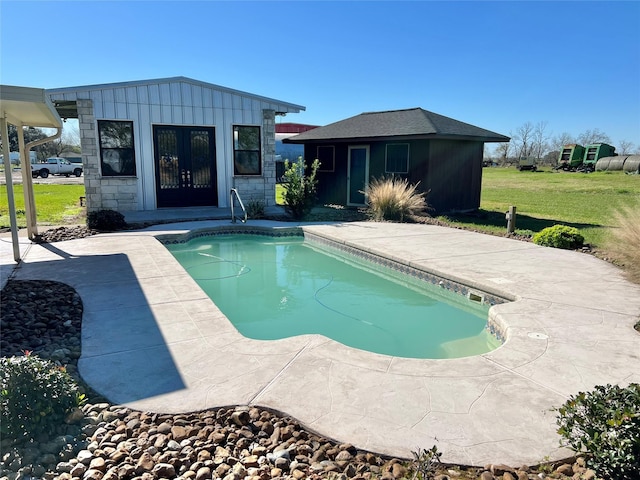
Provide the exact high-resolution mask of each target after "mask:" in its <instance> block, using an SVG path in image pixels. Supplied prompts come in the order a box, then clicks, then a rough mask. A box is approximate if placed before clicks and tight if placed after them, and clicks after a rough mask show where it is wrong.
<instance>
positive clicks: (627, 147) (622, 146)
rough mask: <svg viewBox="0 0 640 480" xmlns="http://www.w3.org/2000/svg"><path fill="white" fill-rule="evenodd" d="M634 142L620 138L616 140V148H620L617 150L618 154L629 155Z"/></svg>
mask: <svg viewBox="0 0 640 480" xmlns="http://www.w3.org/2000/svg"><path fill="white" fill-rule="evenodd" d="M634 146H635V145H634V143H633V142H630V141H628V140H620V141H619V142H618V149H619V150H620V151H619V152H618V154H619V155H631V152H633V147H634Z"/></svg>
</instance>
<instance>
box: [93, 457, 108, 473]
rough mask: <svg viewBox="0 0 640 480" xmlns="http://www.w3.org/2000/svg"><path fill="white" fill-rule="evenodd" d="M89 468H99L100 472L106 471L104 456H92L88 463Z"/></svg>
mask: <svg viewBox="0 0 640 480" xmlns="http://www.w3.org/2000/svg"><path fill="white" fill-rule="evenodd" d="M89 468H90V469H95V470H100V471H101V472H103V473H104V472H105V471H106V466H105V462H104V458H102V457H96V458H94V459H93V460H91V463H90V464H89Z"/></svg>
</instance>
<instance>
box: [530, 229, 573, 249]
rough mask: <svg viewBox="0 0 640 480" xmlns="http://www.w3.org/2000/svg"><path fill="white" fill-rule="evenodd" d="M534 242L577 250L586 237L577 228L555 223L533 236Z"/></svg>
mask: <svg viewBox="0 0 640 480" xmlns="http://www.w3.org/2000/svg"><path fill="white" fill-rule="evenodd" d="M533 243H535V244H536V245H542V246H545V247H555V248H563V249H566V250H575V249H576V248H580V247H582V244H583V243H584V237H583V236H582V235H580V232H579V231H578V229H577V228H574V227H567V226H566V225H554V226H553V227H547V228H545V229H543V230H541V231H539V232H538V233H536V234H535V235H534V236H533Z"/></svg>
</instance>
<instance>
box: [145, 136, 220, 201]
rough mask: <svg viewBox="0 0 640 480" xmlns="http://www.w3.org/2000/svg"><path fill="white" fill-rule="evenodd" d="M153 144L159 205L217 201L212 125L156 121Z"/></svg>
mask: <svg viewBox="0 0 640 480" xmlns="http://www.w3.org/2000/svg"><path fill="white" fill-rule="evenodd" d="M153 146H154V152H155V154H154V156H155V170H156V200H157V205H158V208H161V207H191V206H215V205H217V204H218V192H217V188H216V148H215V146H216V145H215V129H214V128H213V127H183V126H172V125H169V126H167V125H156V126H154V127H153Z"/></svg>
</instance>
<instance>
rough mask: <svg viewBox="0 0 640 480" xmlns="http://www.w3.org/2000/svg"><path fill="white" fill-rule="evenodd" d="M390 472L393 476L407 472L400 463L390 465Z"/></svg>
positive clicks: (398, 476) (396, 476)
mask: <svg viewBox="0 0 640 480" xmlns="http://www.w3.org/2000/svg"><path fill="white" fill-rule="evenodd" d="M340 453H343V452H340ZM391 474H392V475H393V478H403V477H404V476H405V475H406V474H407V469H406V468H405V467H404V466H403V465H402V464H400V463H394V464H393V466H392V467H391Z"/></svg>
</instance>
